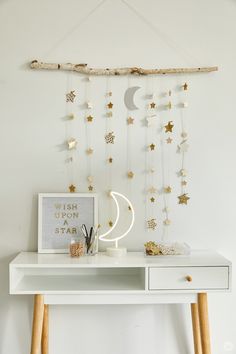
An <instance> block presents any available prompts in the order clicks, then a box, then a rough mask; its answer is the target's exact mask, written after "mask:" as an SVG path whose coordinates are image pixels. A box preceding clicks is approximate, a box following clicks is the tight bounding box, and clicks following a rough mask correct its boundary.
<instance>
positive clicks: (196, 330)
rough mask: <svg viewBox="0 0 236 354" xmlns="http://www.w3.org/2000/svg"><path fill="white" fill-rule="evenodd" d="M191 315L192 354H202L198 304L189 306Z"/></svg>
mask: <svg viewBox="0 0 236 354" xmlns="http://www.w3.org/2000/svg"><path fill="white" fill-rule="evenodd" d="M191 314H192V326H193V342H194V353H195V354H202V345H201V334H200V324H199V315H198V304H191Z"/></svg>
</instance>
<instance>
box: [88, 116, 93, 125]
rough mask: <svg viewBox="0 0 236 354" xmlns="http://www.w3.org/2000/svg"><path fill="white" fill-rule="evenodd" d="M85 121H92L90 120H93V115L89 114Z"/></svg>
mask: <svg viewBox="0 0 236 354" xmlns="http://www.w3.org/2000/svg"><path fill="white" fill-rule="evenodd" d="M87 121H88V122H89V123H92V121H93V116H91V115H89V116H88V117H87Z"/></svg>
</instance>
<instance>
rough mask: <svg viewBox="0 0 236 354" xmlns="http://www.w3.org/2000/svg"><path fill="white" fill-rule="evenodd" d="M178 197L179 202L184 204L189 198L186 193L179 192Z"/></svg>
mask: <svg viewBox="0 0 236 354" xmlns="http://www.w3.org/2000/svg"><path fill="white" fill-rule="evenodd" d="M178 199H179V204H186V205H187V203H188V200H189V199H190V198H189V197H188V194H187V193H184V194H181V195H180V196H178Z"/></svg>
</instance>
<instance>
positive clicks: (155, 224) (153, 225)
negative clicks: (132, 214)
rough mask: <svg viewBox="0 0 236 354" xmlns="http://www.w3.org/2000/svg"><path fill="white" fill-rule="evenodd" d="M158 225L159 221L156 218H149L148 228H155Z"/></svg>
mask: <svg viewBox="0 0 236 354" xmlns="http://www.w3.org/2000/svg"><path fill="white" fill-rule="evenodd" d="M156 227H157V222H156V219H154V218H153V219H149V220H147V228H148V229H151V230H153V231H154V230H155V229H156Z"/></svg>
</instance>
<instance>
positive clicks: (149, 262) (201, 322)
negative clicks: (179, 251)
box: [10, 251, 231, 354]
mask: <svg viewBox="0 0 236 354" xmlns="http://www.w3.org/2000/svg"><path fill="white" fill-rule="evenodd" d="M230 284H231V263H230V262H229V261H228V260H227V259H225V258H224V257H222V256H220V255H219V254H217V253H214V252H209V251H194V252H192V254H191V255H190V256H159V257H145V256H144V255H143V254H142V253H137V252H130V253H128V254H127V256H125V257H123V258H120V259H117V258H112V257H108V256H106V255H105V254H102V253H101V254H98V255H96V256H89V257H82V258H78V259H76V258H71V257H70V256H69V255H67V254H38V253H35V252H22V253H20V254H19V255H18V256H17V257H16V258H15V259H14V260H13V261H12V262H11V263H10V294H15V295H24V294H32V295H35V305H34V319H33V329H32V343H31V354H39V353H40V347H41V346H42V354H48V310H49V308H48V307H49V306H48V305H51V304H54V305H55V304H57V305H60V304H68V305H70V304H130V305H131V304H163V303H165V304H166V303H169V304H170V303H188V304H191V313H192V322H193V336H194V347H195V354H200V353H201V350H202V354H210V353H211V350H210V338H209V324H208V310H207V293H208V292H212V291H229V290H230V287H231V285H230ZM41 339H42V342H41Z"/></svg>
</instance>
